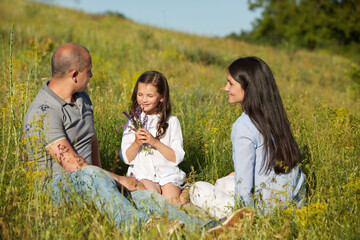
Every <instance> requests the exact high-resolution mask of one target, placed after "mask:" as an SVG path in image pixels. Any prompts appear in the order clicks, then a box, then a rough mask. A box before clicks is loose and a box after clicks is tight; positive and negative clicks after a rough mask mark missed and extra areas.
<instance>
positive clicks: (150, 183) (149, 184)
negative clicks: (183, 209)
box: [140, 179, 161, 194]
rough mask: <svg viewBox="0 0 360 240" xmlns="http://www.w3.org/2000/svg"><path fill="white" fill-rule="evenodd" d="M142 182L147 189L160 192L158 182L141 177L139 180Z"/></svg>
mask: <svg viewBox="0 0 360 240" xmlns="http://www.w3.org/2000/svg"><path fill="white" fill-rule="evenodd" d="M140 182H141V183H142V184H144V186H145V188H146V189H147V190H152V191H154V192H157V193H160V194H161V187H160V185H159V184H158V183H155V182H153V181H151V180H148V179H143V180H141V181H140Z"/></svg>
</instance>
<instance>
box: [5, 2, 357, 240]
mask: <svg viewBox="0 0 360 240" xmlns="http://www.w3.org/2000/svg"><path fill="white" fill-rule="evenodd" d="M0 16H1V17H0V35H1V41H0V43H1V45H0V46H1V59H2V63H1V64H0V70H1V72H2V79H3V81H2V83H3V84H2V85H1V86H0V96H1V103H0V104H1V124H0V133H1V137H0V141H1V147H0V156H1V158H0V171H1V172H0V174H1V175H0V229H1V231H0V237H1V238H4V239H18V238H25V239H27V238H31V239H39V238H40V239H53V238H71V239H81V238H90V239H105V238H106V239H122V238H125V239H134V238H136V239H137V238H140V239H153V238H158V239H161V238H165V237H166V235H165V229H164V226H162V225H161V224H160V225H159V226H158V228H154V229H150V230H149V231H146V230H145V229H143V228H138V227H137V226H124V228H122V229H116V228H114V227H112V225H111V224H110V223H109V222H108V220H107V218H105V217H104V216H101V215H100V214H99V213H98V212H97V211H96V210H95V208H94V207H93V206H87V207H84V208H81V207H79V206H77V205H72V206H66V207H62V208H56V207H54V206H53V204H52V202H51V200H49V199H48V196H47V195H46V194H45V193H46V191H45V192H44V191H43V190H42V189H39V188H40V187H39V185H37V184H35V180H36V179H37V177H38V176H37V175H36V173H34V172H32V171H29V169H30V168H31V166H30V164H31V163H29V162H27V161H26V157H25V155H24V149H23V145H22V138H21V136H22V122H23V117H24V115H25V112H26V109H27V106H28V105H29V103H30V102H31V100H32V99H33V98H34V97H35V95H36V94H37V91H38V90H39V89H40V88H41V87H42V85H43V84H44V81H45V80H46V79H48V78H49V77H50V72H51V71H50V58H51V54H52V52H53V51H54V50H55V48H56V47H57V46H59V45H61V44H63V43H65V42H69V41H70V42H77V43H79V44H83V45H84V46H86V47H87V48H89V50H90V52H91V54H92V60H93V73H94V77H93V78H92V79H91V82H90V85H89V90H88V92H89V94H90V97H91V99H92V101H93V104H94V109H95V128H96V131H97V134H98V139H99V145H100V153H101V159H102V162H103V167H104V168H105V169H108V170H112V171H115V172H117V173H119V174H125V172H126V166H125V165H124V164H123V163H122V162H121V160H120V159H119V157H118V155H117V152H118V151H119V150H120V145H121V135H122V132H121V131H116V130H115V129H116V127H117V126H119V125H121V124H123V123H124V122H125V120H126V119H125V117H124V116H123V115H122V114H121V112H122V111H124V110H127V109H128V107H129V99H130V96H131V92H132V89H133V86H134V84H135V81H136V79H137V77H138V76H139V75H140V74H141V73H142V72H144V71H146V70H150V69H154V70H158V71H161V72H163V73H164V74H165V76H166V77H167V78H168V80H169V84H170V92H171V97H172V104H173V115H175V116H177V117H178V118H179V120H180V122H181V126H182V131H183V136H184V148H185V151H186V155H185V160H184V162H183V163H182V164H181V165H180V167H181V168H182V169H183V170H184V171H186V172H187V174H188V177H189V179H188V181H195V180H205V181H210V182H214V181H215V180H216V179H217V178H219V177H222V176H224V175H226V174H228V173H229V172H231V171H232V170H233V164H232V159H231V142H230V131H231V125H232V123H233V122H234V121H235V120H236V119H237V118H238V116H239V115H240V114H241V109H239V107H237V106H231V105H229V104H228V103H227V101H226V98H225V96H224V95H225V94H224V93H223V92H222V91H221V88H222V87H223V86H224V85H225V83H226V78H225V77H226V66H227V65H228V64H229V63H230V62H231V61H232V60H234V59H235V58H237V57H239V56H246V55H255V56H259V57H260V58H262V59H264V60H265V61H266V62H267V63H268V64H269V66H270V67H271V68H272V70H273V71H274V74H275V78H276V79H277V82H278V86H279V88H280V92H281V95H282V97H283V100H284V104H285V107H286V110H287V113H288V116H289V119H290V122H291V125H292V129H293V132H294V135H295V138H296V140H297V142H298V143H299V146H300V148H301V152H302V156H303V165H302V168H303V170H304V172H305V173H306V177H307V184H308V197H307V203H306V207H305V208H303V209H301V210H295V209H286V210H278V211H276V212H275V213H274V214H271V215H268V216H257V217H256V219H255V222H254V224H253V225H252V226H251V227H249V228H247V229H245V230H244V232H243V235H242V236H243V237H244V238H250V239H266V238H269V239H274V238H299V239H303V238H305V239H313V238H315V239H355V238H357V236H358V235H359V234H360V231H359V226H360V221H359V217H358V216H359V200H360V187H359V186H360V174H359V159H360V149H359V147H358V146H359V144H360V133H359V129H360V128H359V124H360V119H359V118H360V116H359V110H360V103H359V84H360V82H358V75H359V74H358V72H359V69H360V67H359V66H358V65H357V64H356V63H352V62H351V61H350V60H348V59H346V58H344V57H342V56H337V55H331V54H328V53H326V52H307V51H295V52H291V54H289V51H288V50H286V49H284V50H281V49H280V50H279V49H273V48H269V47H261V46H256V45H251V44H248V43H244V42H238V41H232V40H230V39H220V38H205V37H199V36H190V35H186V34H181V33H177V32H174V31H164V30H161V29H156V28H151V27H147V26H142V25H138V24H135V23H133V22H131V21H129V20H126V19H121V18H118V17H116V16H101V15H89V14H85V13H83V12H79V11H72V10H68V9H62V8H58V7H50V6H47V5H41V4H38V3H31V2H27V1H20V0H16V1H10V0H2V1H1V7H0ZM125 228H126V229H125ZM125 230H126V231H125ZM238 233H239V232H238V230H236V229H235V230H233V231H231V232H230V233H229V235H228V238H238V236H239V235H238ZM181 234H183V235H182V236H181ZM181 234H179V235H178V236H177V237H179V238H205V234H204V233H192V232H187V231H184V232H182V233H181Z"/></svg>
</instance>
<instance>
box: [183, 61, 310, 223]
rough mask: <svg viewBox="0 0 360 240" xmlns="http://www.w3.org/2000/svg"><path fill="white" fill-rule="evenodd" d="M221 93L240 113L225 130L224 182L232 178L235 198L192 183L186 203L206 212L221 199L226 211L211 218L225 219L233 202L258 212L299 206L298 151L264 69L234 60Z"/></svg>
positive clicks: (258, 64) (302, 198) (301, 185)
mask: <svg viewBox="0 0 360 240" xmlns="http://www.w3.org/2000/svg"><path fill="white" fill-rule="evenodd" d="M224 90H225V91H226V92H227V93H228V101H229V103H231V104H240V105H241V107H242V109H243V111H244V112H243V113H242V114H241V116H240V117H239V118H238V119H237V120H236V122H235V123H234V124H233V126H232V131H231V142H232V146H233V150H232V155H233V156H232V158H233V161H234V168H235V174H234V176H233V177H231V176H228V177H227V179H228V180H225V182H226V181H229V179H231V178H233V181H232V182H231V183H230V185H232V187H233V189H234V193H233V194H234V196H235V199H234V200H231V197H232V196H231V194H232V193H230V198H229V194H228V193H226V194H227V195H223V194H222V193H221V194H220V193H219V192H221V189H219V188H215V187H214V186H212V185H210V184H208V183H205V182H198V183H195V185H193V186H192V189H190V197H191V200H192V201H193V202H194V203H195V204H196V205H198V206H200V207H203V208H206V209H209V210H211V209H216V208H217V207H218V206H219V205H218V206H216V205H214V204H213V203H214V202H216V201H212V200H211V199H217V198H222V200H219V199H218V201H220V202H221V203H223V204H225V203H227V204H228V206H224V207H223V209H219V210H216V211H217V212H216V211H215V212H213V215H215V216H217V215H216V214H217V213H218V212H220V213H219V214H218V216H219V215H224V214H226V213H227V212H229V211H230V209H231V208H232V207H233V206H234V205H235V203H236V202H237V203H240V205H243V206H249V207H255V208H257V209H258V210H262V211H264V212H268V211H270V210H271V209H272V208H274V207H275V206H282V207H286V206H290V205H295V206H296V207H301V206H302V205H303V203H304V201H305V178H304V174H303V173H302V171H301V169H300V166H299V164H300V161H301V159H300V150H299V147H298V145H297V143H296V142H295V140H294V137H293V135H292V133H291V129H290V124H289V121H288V119H287V116H286V112H285V109H284V106H283V102H282V100H281V97H280V94H279V91H278V88H277V85H276V82H275V79H274V77H273V74H272V72H271V70H270V68H269V67H268V65H267V64H266V63H265V62H264V61H263V60H261V59H259V58H257V57H246V58H239V59H237V60H236V61H234V62H233V63H232V64H231V65H230V66H229V68H228V74H227V84H226V86H225V88H224ZM225 207H229V208H228V209H229V210H228V209H226V208H225ZM221 211H222V212H221Z"/></svg>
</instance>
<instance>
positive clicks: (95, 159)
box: [91, 133, 101, 168]
mask: <svg viewBox="0 0 360 240" xmlns="http://www.w3.org/2000/svg"><path fill="white" fill-rule="evenodd" d="M91 150H92V153H91V159H92V163H93V164H94V165H95V166H98V167H99V168H101V159H100V151H99V143H98V139H97V136H96V133H95V134H94V136H93V137H92V139H91Z"/></svg>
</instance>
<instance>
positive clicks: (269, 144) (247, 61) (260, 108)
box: [228, 57, 301, 174]
mask: <svg viewBox="0 0 360 240" xmlns="http://www.w3.org/2000/svg"><path fill="white" fill-rule="evenodd" d="M228 70H229V73H230V75H231V76H232V77H233V78H234V79H235V80H236V81H237V82H239V83H240V85H241V87H242V88H243V89H244V91H245V96H244V101H243V103H242V107H243V110H244V111H245V112H246V114H247V115H248V116H249V117H250V119H251V121H252V122H253V123H254V125H255V126H256V128H257V129H258V130H259V132H260V133H261V134H262V136H263V137H264V149H265V154H264V155H265V157H264V161H263V162H262V166H261V169H263V170H265V173H268V172H269V171H270V170H271V169H274V171H275V173H276V174H280V173H286V172H288V171H290V170H291V169H293V168H294V167H295V166H296V165H297V164H298V163H300V159H301V153H300V150H299V147H298V145H297V143H296V141H295V139H294V137H293V135H292V133H291V129H290V123H289V120H288V118H287V115H286V112H285V109H284V106H283V102H282V100H281V97H280V94H279V91H278V88H277V85H276V82H275V79H274V76H273V74H272V72H271V70H270V68H269V66H268V65H267V64H266V63H265V62H264V61H263V60H261V59H259V58H257V57H245V58H239V59H237V60H235V61H234V62H233V63H232V64H231V65H230V66H229V68H228Z"/></svg>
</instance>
